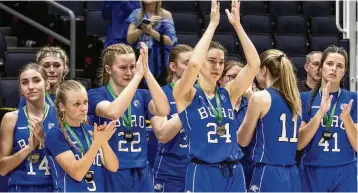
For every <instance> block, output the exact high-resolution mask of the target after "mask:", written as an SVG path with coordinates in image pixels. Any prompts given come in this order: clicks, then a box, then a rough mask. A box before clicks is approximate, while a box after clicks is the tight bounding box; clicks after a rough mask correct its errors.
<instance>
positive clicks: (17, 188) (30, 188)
mask: <svg viewBox="0 0 358 193" xmlns="http://www.w3.org/2000/svg"><path fill="white" fill-rule="evenodd" d="M8 191H9V192H53V185H39V186H35V185H10V186H9V190H8Z"/></svg>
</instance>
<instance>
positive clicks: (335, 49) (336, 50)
mask: <svg viewBox="0 0 358 193" xmlns="http://www.w3.org/2000/svg"><path fill="white" fill-rule="evenodd" d="M331 53H337V54H340V55H342V56H343V57H344V64H345V65H344V66H345V70H346V71H347V69H348V54H347V52H346V51H345V50H344V48H343V47H338V46H335V45H331V46H328V47H327V48H326V49H325V50H324V51H323V53H322V59H321V63H320V65H319V67H318V70H322V67H323V63H324V62H325V61H326V59H327V57H328V55H329V54H331ZM322 78H323V76H322ZM322 78H321V81H319V82H318V83H317V85H316V87H315V88H314V89H313V90H312V95H311V98H310V100H309V103H308V104H309V108H308V115H309V116H311V107H312V103H313V100H314V98H315V97H316V95H317V93H318V91H319V89H320V88H321V84H322ZM340 84H341V87H342V86H343V80H341V83H340Z"/></svg>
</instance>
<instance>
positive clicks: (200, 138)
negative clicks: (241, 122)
mask: <svg viewBox="0 0 358 193" xmlns="http://www.w3.org/2000/svg"><path fill="white" fill-rule="evenodd" d="M196 90H197V91H196V93H195V96H194V98H193V100H192V102H191V104H190V105H189V106H188V107H187V108H186V109H185V110H184V111H182V112H181V113H180V114H179V117H180V120H181V122H182V125H183V128H184V131H185V134H186V135H187V140H188V145H189V157H190V158H193V157H196V158H197V159H200V160H202V161H205V162H208V163H219V162H222V161H225V160H227V161H233V160H239V159H241V158H242V156H243V153H242V152H241V149H240V148H239V146H238V143H237V135H236V131H237V121H236V120H234V111H233V108H232V105H231V102H230V96H229V93H228V92H227V91H226V89H224V88H218V87H217V88H216V90H217V92H218V94H219V98H220V102H221V111H222V115H223V119H222V122H221V123H219V122H218V121H217V120H216V117H215V114H214V113H213V112H212V110H211V108H210V104H209V102H208V100H210V99H208V98H207V97H206V95H205V93H204V92H203V90H202V89H201V88H196ZM210 102H211V104H212V105H213V106H214V108H216V107H217V104H216V99H215V97H213V98H212V99H211V100H210ZM218 126H224V128H225V135H222V136H219V135H218V134H217V133H216V130H217V127H218Z"/></svg>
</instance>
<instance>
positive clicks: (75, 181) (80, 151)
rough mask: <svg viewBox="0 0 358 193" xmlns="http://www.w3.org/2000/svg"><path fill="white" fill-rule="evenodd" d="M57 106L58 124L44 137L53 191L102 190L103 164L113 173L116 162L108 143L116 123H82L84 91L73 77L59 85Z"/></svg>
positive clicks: (84, 104)
mask: <svg viewBox="0 0 358 193" xmlns="http://www.w3.org/2000/svg"><path fill="white" fill-rule="evenodd" d="M56 108H57V119H58V121H59V123H60V124H59V126H56V127H55V128H53V129H51V130H50V132H49V133H48V134H47V135H46V140H45V143H46V146H45V147H46V153H47V156H48V157H49V160H50V166H51V171H53V172H52V179H53V182H54V183H53V184H54V191H56V192H95V191H97V192H104V184H105V183H104V178H103V176H104V173H103V170H104V168H103V166H104V167H105V168H106V169H108V170H109V171H112V172H115V171H117V169H118V165H119V164H118V159H117V157H116V155H115V154H114V152H113V151H112V149H111V147H110V146H109V144H108V142H107V141H108V140H109V139H110V138H111V136H112V135H113V134H114V132H115V130H116V129H115V127H114V126H115V123H114V122H110V123H109V124H108V125H107V124H104V125H101V126H97V125H96V124H95V126H94V127H93V126H90V125H85V124H83V122H84V121H86V119H87V110H88V99H87V92H86V89H85V88H84V87H83V86H82V84H81V83H79V82H77V81H74V80H66V81H64V82H62V83H61V84H60V85H59V87H58V89H57V93H56ZM90 134H92V138H93V139H92V140H91V139H90V138H91V136H90ZM100 149H101V150H102V156H101V155H100V153H99V152H100ZM102 165H103V166H102Z"/></svg>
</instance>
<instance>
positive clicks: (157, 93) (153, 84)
mask: <svg viewBox="0 0 358 193" xmlns="http://www.w3.org/2000/svg"><path fill="white" fill-rule="evenodd" d="M141 47H142V48H143V50H144V54H143V67H144V78H145V80H146V81H147V84H148V88H149V91H150V94H151V95H152V100H151V101H150V102H149V112H150V113H151V114H153V115H157V116H167V115H168V114H169V112H170V106H169V102H168V98H167V96H166V95H165V93H164V91H163V90H162V88H161V87H160V86H159V84H158V82H157V81H156V80H155V78H154V76H153V74H152V73H151V72H150V70H149V66H148V47H147V45H146V44H145V43H142V42H141Z"/></svg>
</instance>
